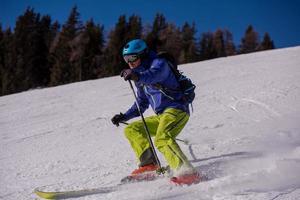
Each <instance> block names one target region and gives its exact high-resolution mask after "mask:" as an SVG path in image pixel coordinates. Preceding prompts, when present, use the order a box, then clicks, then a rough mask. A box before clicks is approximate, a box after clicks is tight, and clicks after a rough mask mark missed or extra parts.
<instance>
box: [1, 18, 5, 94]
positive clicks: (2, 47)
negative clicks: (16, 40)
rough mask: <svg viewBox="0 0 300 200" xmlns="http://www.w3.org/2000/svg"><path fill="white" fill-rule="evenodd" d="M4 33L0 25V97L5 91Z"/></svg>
mask: <svg viewBox="0 0 300 200" xmlns="http://www.w3.org/2000/svg"><path fill="white" fill-rule="evenodd" d="M4 51H5V47H4V33H3V31H2V25H1V23H0V96H1V95H2V91H3V82H4V80H3V79H4Z"/></svg>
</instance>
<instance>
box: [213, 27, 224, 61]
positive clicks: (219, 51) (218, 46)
mask: <svg viewBox="0 0 300 200" xmlns="http://www.w3.org/2000/svg"><path fill="white" fill-rule="evenodd" d="M213 48H214V52H215V53H216V55H214V56H213V57H224V56H226V52H225V41H224V36H223V31H222V30H221V29H218V30H217V31H216V32H215V33H214V34H213Z"/></svg>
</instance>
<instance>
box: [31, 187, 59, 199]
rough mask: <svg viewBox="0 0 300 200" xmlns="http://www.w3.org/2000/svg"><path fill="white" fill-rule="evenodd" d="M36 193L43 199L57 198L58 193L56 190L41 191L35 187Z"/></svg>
mask: <svg viewBox="0 0 300 200" xmlns="http://www.w3.org/2000/svg"><path fill="white" fill-rule="evenodd" d="M34 193H35V194H36V195H37V196H39V197H41V198H43V199H57V193H56V192H43V191H40V190H38V189H35V190H34Z"/></svg>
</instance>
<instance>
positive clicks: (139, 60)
mask: <svg viewBox="0 0 300 200" xmlns="http://www.w3.org/2000/svg"><path fill="white" fill-rule="evenodd" d="M140 64H141V59H140V58H139V59H137V60H136V61H134V62H128V65H129V67H130V68H131V69H133V68H136V67H138V66H140Z"/></svg>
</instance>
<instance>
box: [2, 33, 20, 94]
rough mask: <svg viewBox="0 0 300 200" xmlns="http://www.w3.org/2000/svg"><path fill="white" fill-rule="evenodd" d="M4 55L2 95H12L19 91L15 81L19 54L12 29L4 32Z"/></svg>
mask: <svg viewBox="0 0 300 200" xmlns="http://www.w3.org/2000/svg"><path fill="white" fill-rule="evenodd" d="M1 43H2V44H1V46H2V50H3V52H2V53H3V54H2V56H3V57H2V61H1V63H2V66H1V77H2V78H1V81H2V83H1V85H2V89H1V95H7V94H11V93H14V92H16V91H17V89H18V88H16V84H15V81H17V79H16V67H15V66H16V64H17V62H16V61H17V54H16V47H15V40H14V35H13V33H12V31H11V29H10V28H8V29H7V30H5V31H4V32H3V38H2V42H1Z"/></svg>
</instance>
